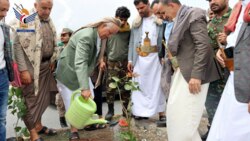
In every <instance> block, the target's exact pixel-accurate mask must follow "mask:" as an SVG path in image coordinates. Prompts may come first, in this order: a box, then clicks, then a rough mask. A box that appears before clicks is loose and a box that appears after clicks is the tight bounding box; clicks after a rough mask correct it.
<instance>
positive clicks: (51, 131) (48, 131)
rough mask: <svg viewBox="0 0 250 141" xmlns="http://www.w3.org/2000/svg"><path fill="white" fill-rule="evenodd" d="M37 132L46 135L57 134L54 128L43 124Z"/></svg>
mask: <svg viewBox="0 0 250 141" xmlns="http://www.w3.org/2000/svg"><path fill="white" fill-rule="evenodd" d="M37 133H38V134H44V135H47V136H54V135H56V134H57V132H56V130H55V129H50V128H48V127H46V126H43V128H42V129H41V130H40V131H39V132H37Z"/></svg>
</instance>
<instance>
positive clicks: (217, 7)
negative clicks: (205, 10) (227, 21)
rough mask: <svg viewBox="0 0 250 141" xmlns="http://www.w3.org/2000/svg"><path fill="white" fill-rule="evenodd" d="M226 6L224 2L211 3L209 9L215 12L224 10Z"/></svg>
mask: <svg viewBox="0 0 250 141" xmlns="http://www.w3.org/2000/svg"><path fill="white" fill-rule="evenodd" d="M226 8H227V5H226V4H223V5H218V4H212V5H211V11H213V12H214V13H215V14H217V13H220V12H221V11H223V10H225V9H226Z"/></svg>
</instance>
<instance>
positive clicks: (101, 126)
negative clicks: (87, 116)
mask: <svg viewBox="0 0 250 141" xmlns="http://www.w3.org/2000/svg"><path fill="white" fill-rule="evenodd" d="M106 127H107V126H106V124H91V125H88V126H86V127H84V130H86V131H92V130H97V129H104V128H106Z"/></svg>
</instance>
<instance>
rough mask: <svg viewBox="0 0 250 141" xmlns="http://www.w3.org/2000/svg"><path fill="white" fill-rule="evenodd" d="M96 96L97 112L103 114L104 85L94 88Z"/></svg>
mask: <svg viewBox="0 0 250 141" xmlns="http://www.w3.org/2000/svg"><path fill="white" fill-rule="evenodd" d="M94 93H95V98H94V101H95V103H96V109H97V110H96V114H98V115H99V116H102V85H100V86H98V87H97V88H96V89H94Z"/></svg>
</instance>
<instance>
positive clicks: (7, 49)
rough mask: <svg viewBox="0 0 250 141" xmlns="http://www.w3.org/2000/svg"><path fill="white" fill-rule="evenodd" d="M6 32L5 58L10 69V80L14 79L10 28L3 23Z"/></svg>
mask: <svg viewBox="0 0 250 141" xmlns="http://www.w3.org/2000/svg"><path fill="white" fill-rule="evenodd" d="M1 28H2V30H3V34H4V59H5V61H6V68H7V70H8V76H9V81H13V80H14V72H13V68H12V63H13V60H12V47H11V43H10V28H9V26H7V25H5V24H3V25H1Z"/></svg>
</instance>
